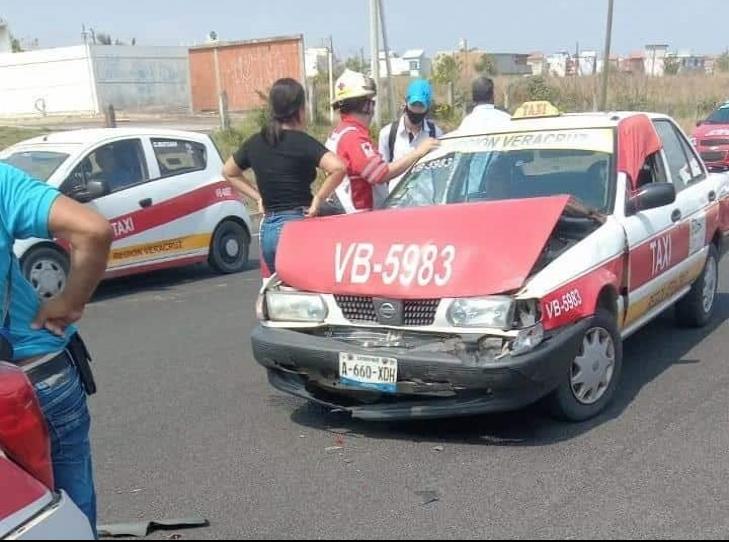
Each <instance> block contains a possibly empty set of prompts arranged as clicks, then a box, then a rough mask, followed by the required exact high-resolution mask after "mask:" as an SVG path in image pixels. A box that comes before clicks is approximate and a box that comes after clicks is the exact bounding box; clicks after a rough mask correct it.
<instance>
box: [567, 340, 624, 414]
mask: <svg viewBox="0 0 729 542" xmlns="http://www.w3.org/2000/svg"><path fill="white" fill-rule="evenodd" d="M614 374H615V344H614V343H613V338H612V336H611V335H610V333H608V332H607V330H605V329H603V328H601V327H595V328H592V329H590V330H589V331H588V332H587V333H585V337H584V339H583V340H582V346H581V347H580V352H579V353H578V355H577V357H576V358H575V360H574V362H573V363H572V375H571V383H572V393H573V394H574V396H575V399H577V401H579V402H580V403H582V404H583V405H594V404H595V403H597V402H598V401H599V400H600V399H601V398H602V397H603V395H605V392H606V391H607V390H608V388H609V387H610V383H611V382H612V380H613V375H614Z"/></svg>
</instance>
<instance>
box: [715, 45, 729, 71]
mask: <svg viewBox="0 0 729 542" xmlns="http://www.w3.org/2000/svg"><path fill="white" fill-rule="evenodd" d="M716 71H718V72H721V73H726V72H729V50H726V51H724V52H723V53H722V54H721V55H720V56H719V58H717V59H716Z"/></svg>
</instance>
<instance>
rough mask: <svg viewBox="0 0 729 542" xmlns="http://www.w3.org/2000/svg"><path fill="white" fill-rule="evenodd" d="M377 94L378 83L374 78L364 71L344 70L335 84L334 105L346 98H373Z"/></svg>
mask: <svg viewBox="0 0 729 542" xmlns="http://www.w3.org/2000/svg"><path fill="white" fill-rule="evenodd" d="M376 95H377V85H376V84H375V81H374V79H372V78H371V77H367V76H366V75H365V74H363V73H359V72H355V71H352V70H349V69H347V70H344V73H343V74H342V75H341V76H340V77H339V79H337V82H336V84H335V85H334V101H333V102H332V105H335V106H336V105H338V104H341V103H342V102H344V101H346V100H352V99H354V98H372V97H374V96H376Z"/></svg>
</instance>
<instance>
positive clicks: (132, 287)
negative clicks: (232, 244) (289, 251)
mask: <svg viewBox="0 0 729 542" xmlns="http://www.w3.org/2000/svg"><path fill="white" fill-rule="evenodd" d="M259 268H260V261H259V260H258V259H251V260H249V262H248V265H247V266H246V269H245V271H242V272H241V273H239V274H243V273H251V272H253V271H254V270H258V269H259ZM220 276H221V275H220V274H218V273H216V272H215V271H213V270H212V268H210V266H208V265H207V264H197V265H189V266H186V267H178V268H174V269H165V270H162V271H152V272H149V273H142V274H139V275H132V276H129V277H122V278H116V279H109V280H107V281H104V282H102V283H101V285H100V286H99V288H98V289H97V290H96V293H95V294H94V298H93V300H92V301H106V300H109V299H115V298H118V297H123V296H126V295H132V294H138V293H143V292H149V291H155V292H164V291H167V290H172V289H174V288H177V287H179V286H182V285H185V284H191V283H195V282H199V281H204V280H209V279H212V278H215V277H220ZM233 276H235V275H233Z"/></svg>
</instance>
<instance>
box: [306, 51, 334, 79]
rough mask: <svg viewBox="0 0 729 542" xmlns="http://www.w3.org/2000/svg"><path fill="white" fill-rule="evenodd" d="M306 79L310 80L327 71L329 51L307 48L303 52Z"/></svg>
mask: <svg viewBox="0 0 729 542" xmlns="http://www.w3.org/2000/svg"><path fill="white" fill-rule="evenodd" d="M304 63H305V65H306V68H305V69H306V77H307V79H310V78H312V77H316V76H317V75H319V74H320V73H327V71H328V70H329V49H327V48H326V47H308V48H307V49H306V51H305V52H304Z"/></svg>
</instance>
